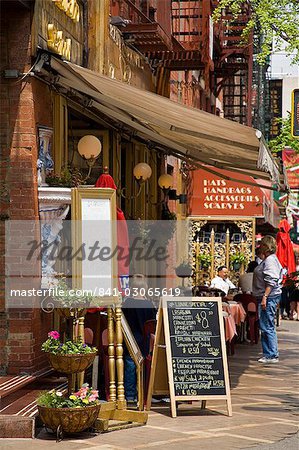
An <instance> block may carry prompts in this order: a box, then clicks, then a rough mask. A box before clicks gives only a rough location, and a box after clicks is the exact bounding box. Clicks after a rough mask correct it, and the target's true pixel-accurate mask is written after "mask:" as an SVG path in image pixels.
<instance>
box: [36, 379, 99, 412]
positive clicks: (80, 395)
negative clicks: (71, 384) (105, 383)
mask: <svg viewBox="0 0 299 450" xmlns="http://www.w3.org/2000/svg"><path fill="white" fill-rule="evenodd" d="M98 398H99V393H98V391H96V390H94V389H92V388H90V387H89V386H88V384H83V385H82V387H81V389H79V391H78V392H75V393H73V394H71V395H70V396H69V397H65V396H64V395H63V393H62V392H60V391H55V390H52V391H49V392H44V393H41V394H40V396H39V397H38V398H37V404H38V405H40V406H45V407H46V408H82V407H84V406H93V405H97V404H98Z"/></svg>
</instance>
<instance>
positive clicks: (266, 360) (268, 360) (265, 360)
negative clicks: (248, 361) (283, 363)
mask: <svg viewBox="0 0 299 450" xmlns="http://www.w3.org/2000/svg"><path fill="white" fill-rule="evenodd" d="M258 362H259V363H262V364H275V363H278V362H279V359H278V358H266V357H265V356H263V357H262V358H260V359H259V360H258Z"/></svg>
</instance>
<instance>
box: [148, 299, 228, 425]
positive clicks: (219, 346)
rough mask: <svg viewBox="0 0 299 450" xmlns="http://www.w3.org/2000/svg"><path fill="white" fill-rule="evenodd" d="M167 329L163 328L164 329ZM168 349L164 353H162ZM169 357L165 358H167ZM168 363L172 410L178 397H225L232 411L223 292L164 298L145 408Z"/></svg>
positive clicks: (174, 411) (203, 401) (180, 399)
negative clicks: (209, 294) (162, 366)
mask: <svg viewBox="0 0 299 450" xmlns="http://www.w3.org/2000/svg"><path fill="white" fill-rule="evenodd" d="M163 331H164V333H163ZM163 350H165V351H166V355H165V354H163ZM165 356H166V357H165ZM163 363H164V365H165V364H166V365H167V378H168V386H169V394H170V406H171V415H172V417H176V401H178V400H179V401H184V400H185V401H190V400H202V407H204V408H205V406H206V401H207V400H216V399H217V400H219V399H223V400H225V401H226V402H227V411H228V415H229V416H231V415H232V407H231V397H230V387H229V376H228V367H227V356H226V343H225V335H224V322H223V315H222V304H221V299H220V298H219V297H176V298H174V297H163V298H162V300H161V303H160V308H159V312H158V321H157V329H156V336H155V344H154V351H153V359H152V367H151V375H150V382H149V391H148V398H147V409H150V407H151V398H152V394H157V393H158V385H159V384H161V382H160V381H161V380H159V378H160V374H161V373H162V372H161V369H160V370H159V371H157V368H158V367H161V364H163Z"/></svg>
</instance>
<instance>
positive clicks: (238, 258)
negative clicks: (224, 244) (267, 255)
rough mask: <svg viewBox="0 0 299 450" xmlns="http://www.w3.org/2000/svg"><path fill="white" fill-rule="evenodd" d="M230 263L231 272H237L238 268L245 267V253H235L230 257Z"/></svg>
mask: <svg viewBox="0 0 299 450" xmlns="http://www.w3.org/2000/svg"><path fill="white" fill-rule="evenodd" d="M230 263H231V266H232V268H233V270H239V269H240V267H241V266H242V264H243V265H246V263H247V258H246V255H245V253H243V252H237V253H235V254H234V255H231V256H230Z"/></svg>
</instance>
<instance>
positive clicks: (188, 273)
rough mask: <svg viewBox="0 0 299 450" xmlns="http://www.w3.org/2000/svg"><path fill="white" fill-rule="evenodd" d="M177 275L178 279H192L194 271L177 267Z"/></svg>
mask: <svg viewBox="0 0 299 450" xmlns="http://www.w3.org/2000/svg"><path fill="white" fill-rule="evenodd" d="M175 274H176V276H177V277H179V278H187V277H191V275H192V269H190V268H187V267H186V268H179V267H177V268H176V269H175Z"/></svg>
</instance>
